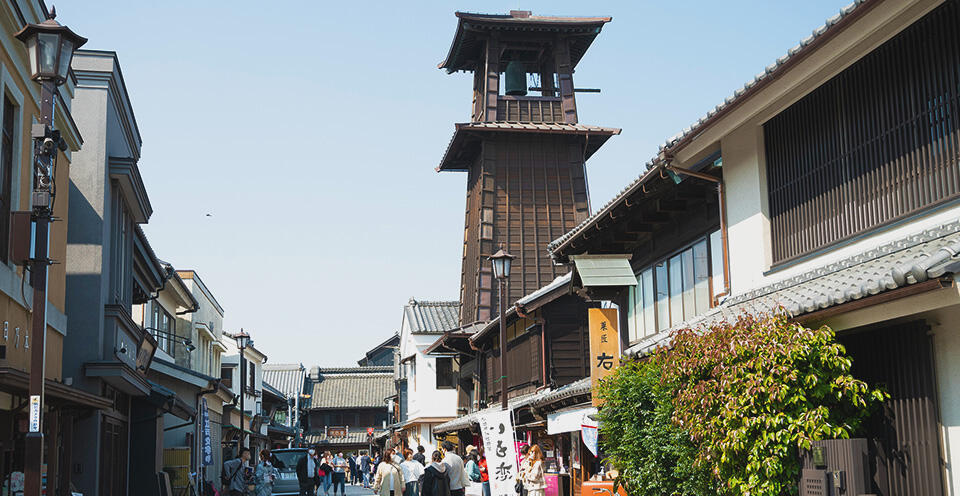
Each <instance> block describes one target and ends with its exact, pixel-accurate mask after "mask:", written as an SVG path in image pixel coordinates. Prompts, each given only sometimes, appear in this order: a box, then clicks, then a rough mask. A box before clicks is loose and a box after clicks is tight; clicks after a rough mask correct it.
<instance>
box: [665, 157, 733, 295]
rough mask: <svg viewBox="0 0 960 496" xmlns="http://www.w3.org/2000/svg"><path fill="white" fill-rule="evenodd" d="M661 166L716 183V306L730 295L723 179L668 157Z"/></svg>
mask: <svg viewBox="0 0 960 496" xmlns="http://www.w3.org/2000/svg"><path fill="white" fill-rule="evenodd" d="M661 167H662V168H663V169H666V170H669V171H671V172H674V173H676V174H683V175H685V176H690V177H695V178H697V179H702V180H704V181H708V182H711V183H714V184H716V185H717V200H718V203H719V208H720V245H721V247H722V248H723V291H721V292H720V293H718V294H715V295H713V305H714V306H717V305H719V304H720V298H722V297H725V296H730V242H729V238H728V237H727V195H726V192H725V191H724V188H723V179H721V178H717V177H714V176H711V175H710V174H704V173H703V172H696V171H691V170H687V169H682V168H680V167H675V166H673V165H670V159H669V158H667V159H666V162H665V163H664V164H662V165H661Z"/></svg>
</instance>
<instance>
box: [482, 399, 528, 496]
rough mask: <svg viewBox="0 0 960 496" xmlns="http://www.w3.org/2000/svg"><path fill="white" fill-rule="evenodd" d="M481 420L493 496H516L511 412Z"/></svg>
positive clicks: (517, 471) (501, 412)
mask: <svg viewBox="0 0 960 496" xmlns="http://www.w3.org/2000/svg"><path fill="white" fill-rule="evenodd" d="M478 420H479V423H480V435H482V436H483V449H484V453H485V455H486V457H487V472H488V473H489V474H490V496H516V491H515V488H514V484H515V483H516V479H517V474H518V473H519V470H518V469H517V449H516V446H515V444H514V439H513V437H514V436H513V422H512V420H511V418H510V411H509V410H507V411H500V412H493V413H488V414H486V415H481V416H480V418H479V419H478Z"/></svg>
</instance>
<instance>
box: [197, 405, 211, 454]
mask: <svg viewBox="0 0 960 496" xmlns="http://www.w3.org/2000/svg"><path fill="white" fill-rule="evenodd" d="M212 439H213V437H212V436H211V433H210V410H208V409H207V399H206V398H201V400H200V455H201V456H202V458H203V460H202V461H203V465H204V466H209V465H213V441H212Z"/></svg>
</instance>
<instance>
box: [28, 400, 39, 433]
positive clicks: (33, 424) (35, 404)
mask: <svg viewBox="0 0 960 496" xmlns="http://www.w3.org/2000/svg"><path fill="white" fill-rule="evenodd" d="M30 432H40V395H39V394H34V395H31V396H30Z"/></svg>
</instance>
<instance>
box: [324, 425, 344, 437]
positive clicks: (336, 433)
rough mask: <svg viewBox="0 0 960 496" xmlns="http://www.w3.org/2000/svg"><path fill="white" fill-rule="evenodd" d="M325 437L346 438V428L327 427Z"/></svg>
mask: <svg viewBox="0 0 960 496" xmlns="http://www.w3.org/2000/svg"><path fill="white" fill-rule="evenodd" d="M327 437H330V438H341V437H347V428H346V427H327Z"/></svg>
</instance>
